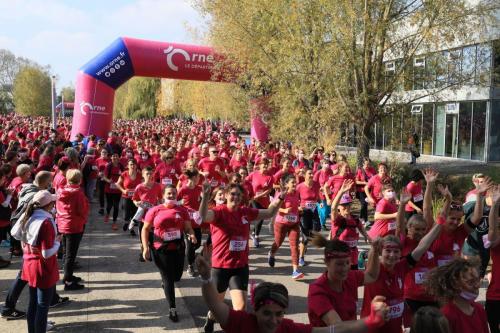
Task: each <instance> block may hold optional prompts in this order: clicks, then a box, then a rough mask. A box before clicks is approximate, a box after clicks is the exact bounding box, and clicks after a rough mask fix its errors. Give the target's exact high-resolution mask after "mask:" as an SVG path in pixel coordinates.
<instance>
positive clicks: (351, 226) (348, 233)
mask: <svg viewBox="0 0 500 333" xmlns="http://www.w3.org/2000/svg"><path fill="white" fill-rule="evenodd" d="M341 227H343V228H344V231H342V233H341V234H340V235H339V237H338V239H340V240H341V241H344V242H345V243H347V245H349V248H350V254H351V265H356V264H357V262H358V240H359V232H358V228H360V227H361V221H360V220H359V219H358V218H354V217H352V216H350V217H349V218H347V219H346V218H343V217H342V216H340V215H337V218H336V219H335V220H334V221H333V224H332V230H331V231H330V233H331V238H332V239H334V238H337V237H336V236H337V233H338V232H339V229H340V228H341Z"/></svg>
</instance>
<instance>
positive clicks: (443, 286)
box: [426, 258, 498, 333]
mask: <svg viewBox="0 0 500 333" xmlns="http://www.w3.org/2000/svg"><path fill="white" fill-rule="evenodd" d="M480 285H481V276H480V275H479V262H478V261H477V260H467V259H463V258H456V259H453V260H451V261H450V262H448V263H447V264H445V265H443V266H440V267H437V268H435V269H433V270H432V271H430V272H429V274H428V275H427V280H426V287H427V289H428V290H429V292H430V293H431V295H433V296H435V297H436V298H439V299H442V300H443V301H445V302H446V304H445V305H444V306H443V307H442V308H441V312H442V313H443V314H444V315H445V317H446V318H447V319H448V323H449V325H450V330H451V332H460V333H489V332H490V330H489V329H488V321H487V317H486V311H485V310H484V308H483V306H482V305H481V304H479V303H477V302H475V300H476V298H477V297H478V295H479V287H480ZM496 316H497V317H498V313H496Z"/></svg>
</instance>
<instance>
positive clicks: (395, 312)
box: [387, 301, 405, 319]
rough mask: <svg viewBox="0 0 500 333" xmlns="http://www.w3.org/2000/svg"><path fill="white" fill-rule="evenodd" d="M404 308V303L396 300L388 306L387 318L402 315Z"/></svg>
mask: <svg viewBox="0 0 500 333" xmlns="http://www.w3.org/2000/svg"><path fill="white" fill-rule="evenodd" d="M404 309H405V303H404V302H399V301H398V303H397V304H394V305H390V306H389V311H388V313H387V316H388V317H389V319H394V318H399V317H401V316H402V315H403V311H404Z"/></svg>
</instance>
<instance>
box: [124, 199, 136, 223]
mask: <svg viewBox="0 0 500 333" xmlns="http://www.w3.org/2000/svg"><path fill="white" fill-rule="evenodd" d="M123 200H124V203H123V206H124V207H123V208H124V211H123V219H124V220H125V221H126V222H130V220H131V219H132V217H134V215H135V213H136V212H137V206H136V205H135V204H134V202H133V201H132V199H130V198H124V199H123Z"/></svg>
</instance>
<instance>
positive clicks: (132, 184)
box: [116, 158, 142, 236]
mask: <svg viewBox="0 0 500 333" xmlns="http://www.w3.org/2000/svg"><path fill="white" fill-rule="evenodd" d="M140 183H142V177H141V173H140V172H139V171H138V168H137V161H136V160H134V159H133V158H132V159H129V160H128V162H127V170H126V171H123V172H122V174H121V175H120V178H118V181H117V182H116V186H117V187H118V189H119V190H120V191H121V192H122V199H123V200H124V201H125V204H124V214H123V220H124V221H125V222H124V223H123V231H127V229H128V226H129V224H130V221H131V220H132V217H133V216H134V215H135V213H136V212H137V206H136V205H135V204H134V201H133V200H132V198H133V196H134V192H135V188H136V187H137V186H138V185H139V184H140ZM130 235H131V236H135V231H134V229H133V228H132V229H130Z"/></svg>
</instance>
